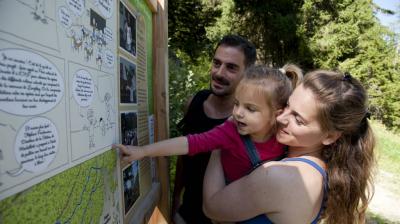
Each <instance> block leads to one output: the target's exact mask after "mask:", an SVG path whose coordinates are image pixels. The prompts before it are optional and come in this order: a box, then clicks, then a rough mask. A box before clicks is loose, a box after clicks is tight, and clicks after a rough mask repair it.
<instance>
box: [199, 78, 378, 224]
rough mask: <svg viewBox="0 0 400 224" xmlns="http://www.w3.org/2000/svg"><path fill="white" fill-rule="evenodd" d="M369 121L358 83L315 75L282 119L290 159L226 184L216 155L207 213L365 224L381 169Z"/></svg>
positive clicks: (207, 185) (250, 219)
mask: <svg viewBox="0 0 400 224" xmlns="http://www.w3.org/2000/svg"><path fill="white" fill-rule="evenodd" d="M368 118H369V112H368V107H367V95H366V91H365V89H364V88H363V87H362V85H361V84H360V82H359V81H358V80H356V79H355V78H354V77H352V76H351V75H349V74H342V73H339V72H332V71H324V70H317V71H313V72H310V73H309V74H307V75H305V78H304V80H303V81H302V83H301V84H300V85H299V86H298V87H297V88H296V89H295V90H294V92H293V93H292V95H291V96H290V98H289V100H288V103H287V106H286V108H285V109H284V111H283V112H282V114H280V115H279V116H278V117H277V123H278V132H277V134H276V138H277V140H278V141H279V142H280V143H282V144H285V145H287V146H288V148H287V149H288V151H287V158H285V159H283V160H281V161H273V162H267V163H264V164H263V165H261V166H259V167H258V168H256V169H255V170H254V171H253V172H252V173H251V174H249V175H248V176H245V177H243V178H241V179H239V180H237V181H234V182H233V183H231V184H229V185H227V186H226V185H225V182H224V179H223V173H222V169H221V164H220V159H219V154H218V152H214V153H213V155H212V157H211V159H210V162H209V165H208V168H207V171H206V176H205V179H204V194H203V197H204V202H203V208H204V211H205V213H206V214H207V215H208V216H209V217H210V218H211V219H215V220H221V221H242V223H285V224H286V223H288V224H290V223H296V224H298V223H317V222H318V221H319V220H321V219H323V220H325V223H345V224H346V223H348V224H353V223H364V222H365V212H366V209H367V205H368V202H369V200H370V198H371V196H372V192H371V191H372V184H371V183H372V171H373V167H374V163H375V157H374V146H375V140H374V136H373V133H372V130H371V127H370V124H369V121H368ZM243 220H245V221H243Z"/></svg>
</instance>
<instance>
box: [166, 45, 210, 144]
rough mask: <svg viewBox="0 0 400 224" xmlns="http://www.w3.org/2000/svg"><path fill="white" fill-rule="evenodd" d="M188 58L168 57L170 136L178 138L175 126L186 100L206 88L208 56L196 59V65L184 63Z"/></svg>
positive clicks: (183, 56)
mask: <svg viewBox="0 0 400 224" xmlns="http://www.w3.org/2000/svg"><path fill="white" fill-rule="evenodd" d="M186 60H190V59H188V56H187V55H185V53H183V52H178V53H177V54H174V53H173V52H170V56H169V60H168V62H169V106H170V108H169V111H170V136H171V137H175V136H179V135H180V133H179V131H178V130H177V124H178V123H179V121H180V120H181V119H182V118H183V113H184V109H185V106H186V104H187V100H188V99H189V97H191V96H193V94H194V93H196V92H197V91H198V90H200V89H204V88H207V87H208V84H209V81H208V80H209V77H208V71H209V66H210V59H209V58H208V55H203V56H201V57H199V58H197V61H198V63H197V64H189V63H185V61H186Z"/></svg>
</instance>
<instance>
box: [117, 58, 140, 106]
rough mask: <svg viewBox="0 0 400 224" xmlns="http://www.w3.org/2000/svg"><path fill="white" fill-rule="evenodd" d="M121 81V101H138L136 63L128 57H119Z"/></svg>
mask: <svg viewBox="0 0 400 224" xmlns="http://www.w3.org/2000/svg"><path fill="white" fill-rule="evenodd" d="M119 83H120V97H121V103H137V93H136V65H135V64H133V63H132V62H129V61H127V60H126V59H124V58H122V57H120V59H119Z"/></svg>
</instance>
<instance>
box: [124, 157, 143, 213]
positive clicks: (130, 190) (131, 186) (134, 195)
mask: <svg viewBox="0 0 400 224" xmlns="http://www.w3.org/2000/svg"><path fill="white" fill-rule="evenodd" d="M122 175H123V181H124V205H125V206H124V207H125V214H127V213H128V211H129V209H131V208H132V206H133V205H134V204H135V202H136V200H137V199H138V198H139V196H140V188H139V161H133V162H132V163H131V165H129V166H127V167H126V168H125V169H124V170H123V174H122Z"/></svg>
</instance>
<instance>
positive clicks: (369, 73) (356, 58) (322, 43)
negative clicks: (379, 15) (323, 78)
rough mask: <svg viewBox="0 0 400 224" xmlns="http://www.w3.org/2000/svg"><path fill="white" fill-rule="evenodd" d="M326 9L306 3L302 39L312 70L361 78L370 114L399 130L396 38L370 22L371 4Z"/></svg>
mask: <svg viewBox="0 0 400 224" xmlns="http://www.w3.org/2000/svg"><path fill="white" fill-rule="evenodd" d="M335 3H336V4H330V5H329V4H326V3H324V1H319V0H306V1H305V3H304V5H303V7H302V14H301V15H302V16H301V20H302V25H301V27H300V29H299V30H300V33H302V34H303V35H304V39H303V40H304V45H306V46H308V48H309V50H310V53H311V57H312V59H313V67H316V68H325V69H340V70H342V71H348V72H350V73H351V74H352V75H353V76H355V77H357V78H359V79H360V80H361V81H362V82H363V84H364V86H365V87H366V88H367V90H368V93H369V96H370V110H371V112H372V113H373V115H374V116H375V117H376V118H377V119H379V120H381V121H382V122H383V123H384V124H385V125H387V126H388V127H391V128H393V129H399V128H400V111H399V110H398V109H399V108H400V98H399V94H398V92H399V91H400V86H398V85H397V83H398V82H399V81H400V80H399V76H398V74H399V67H398V62H396V61H395V59H396V58H398V53H396V51H395V46H396V45H395V44H396V42H395V35H394V33H393V32H391V31H389V30H387V28H385V27H383V26H382V25H380V24H379V23H378V21H377V19H376V18H375V17H374V12H373V9H374V5H372V4H371V1H369V0H359V1H346V0H341V1H336V2H335Z"/></svg>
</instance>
